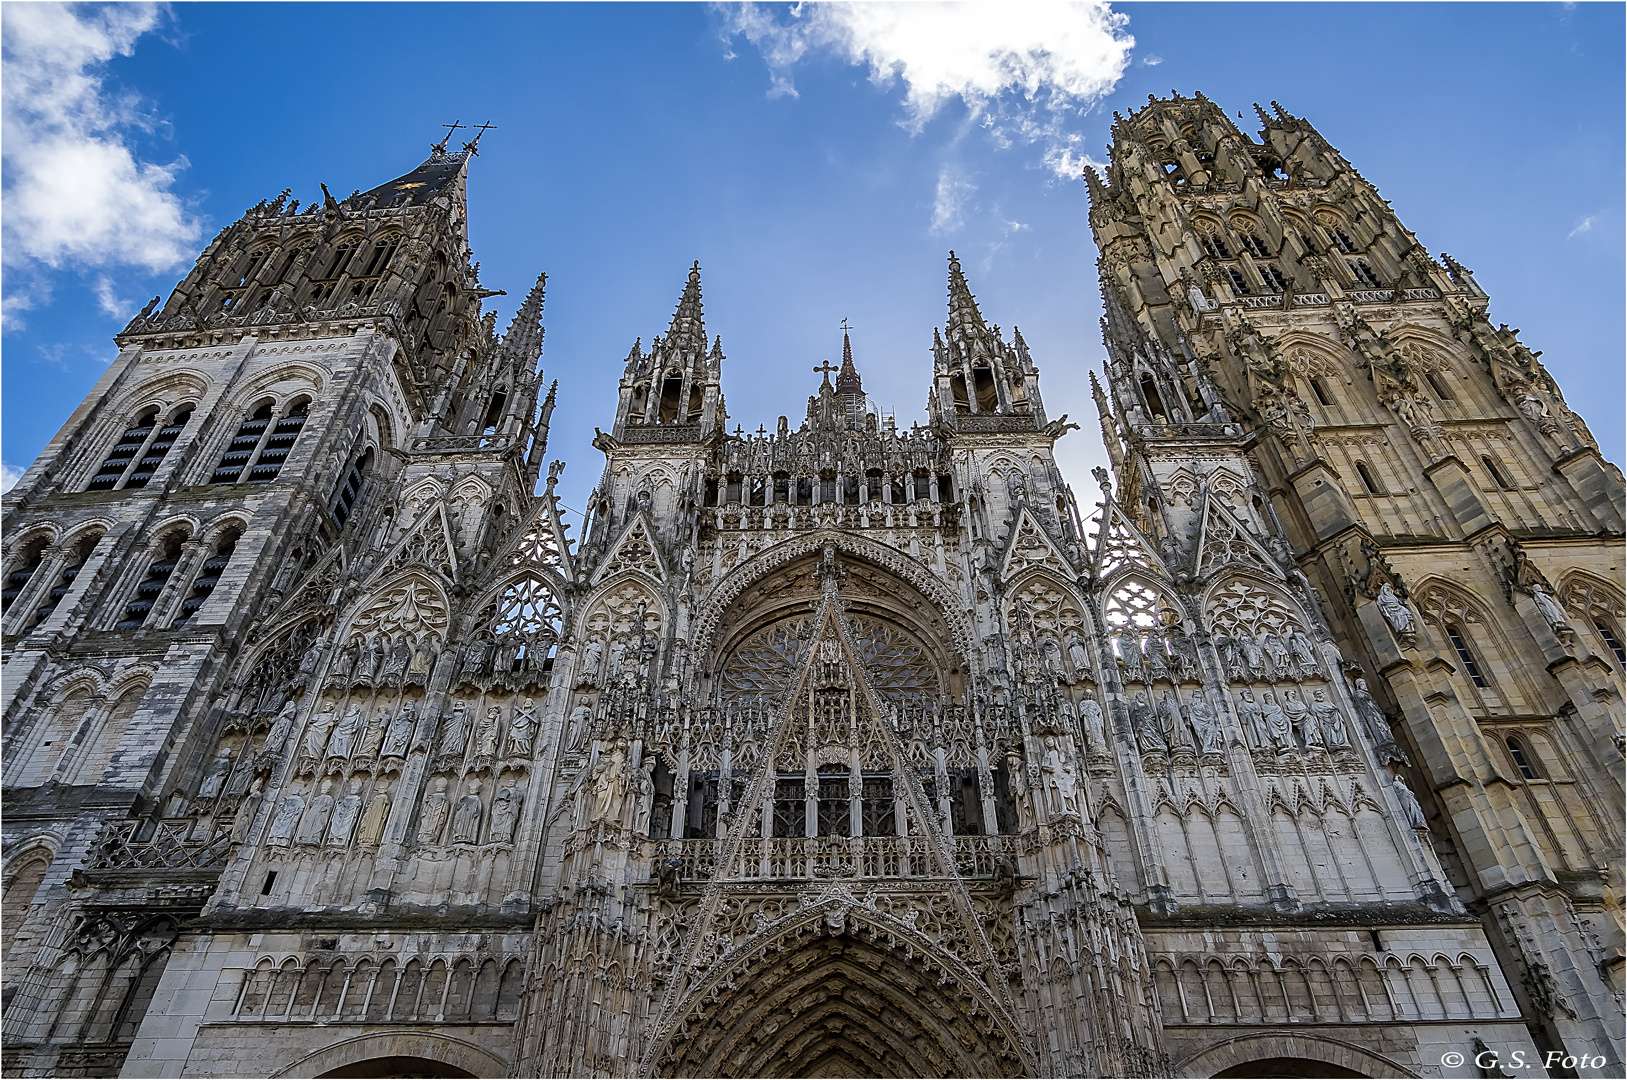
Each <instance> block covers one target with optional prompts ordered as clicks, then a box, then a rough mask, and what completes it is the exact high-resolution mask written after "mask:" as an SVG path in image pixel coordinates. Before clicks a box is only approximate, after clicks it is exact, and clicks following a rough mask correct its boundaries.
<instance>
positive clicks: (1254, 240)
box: [1238, 230, 1271, 259]
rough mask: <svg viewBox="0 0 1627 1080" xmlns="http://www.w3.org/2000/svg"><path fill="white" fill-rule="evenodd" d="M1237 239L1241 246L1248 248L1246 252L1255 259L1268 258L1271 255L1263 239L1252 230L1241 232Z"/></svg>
mask: <svg viewBox="0 0 1627 1080" xmlns="http://www.w3.org/2000/svg"><path fill="white" fill-rule="evenodd" d="M1238 239H1239V240H1241V241H1242V242H1243V247H1244V248H1246V249H1247V250H1248V253H1249V254H1250V255H1253V256H1254V257H1255V258H1256V259H1269V258H1270V257H1271V252H1270V251H1269V250H1267V249H1266V246H1265V241H1264V240H1261V239H1260V238H1259V237H1258V236H1257V235H1255V233H1254V232H1253V231H1252V230H1248V231H1244V232H1242V233H1241V234H1239V236H1238Z"/></svg>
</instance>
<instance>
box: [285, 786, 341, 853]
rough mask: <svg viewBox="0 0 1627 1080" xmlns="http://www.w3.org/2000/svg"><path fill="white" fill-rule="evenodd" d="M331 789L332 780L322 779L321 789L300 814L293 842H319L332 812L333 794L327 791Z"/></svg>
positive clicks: (325, 830)
mask: <svg viewBox="0 0 1627 1080" xmlns="http://www.w3.org/2000/svg"><path fill="white" fill-rule="evenodd" d="M332 790H333V781H332V780H324V781H322V789H321V791H320V792H319V793H318V794H317V796H316V798H314V799H312V800H311V804H310V805H309V806H307V807H306V808H305V813H303V814H301V815H300V819H299V830H298V831H297V832H296V833H295V834H294V842H295V843H299V844H320V843H321V842H322V836H323V834H324V833H326V832H327V829H328V816H329V815H330V814H332V813H333V796H332V795H330V794H328V792H330V791H332Z"/></svg>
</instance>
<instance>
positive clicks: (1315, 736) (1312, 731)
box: [1282, 689, 1322, 750]
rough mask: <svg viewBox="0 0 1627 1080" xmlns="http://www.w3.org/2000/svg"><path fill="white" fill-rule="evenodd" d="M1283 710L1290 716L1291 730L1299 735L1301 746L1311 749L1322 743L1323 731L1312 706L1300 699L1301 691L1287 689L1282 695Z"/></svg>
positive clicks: (1289, 725)
mask: <svg viewBox="0 0 1627 1080" xmlns="http://www.w3.org/2000/svg"><path fill="white" fill-rule="evenodd" d="M1282 711H1283V714H1284V715H1285V716H1287V717H1288V727H1289V730H1291V731H1293V732H1294V734H1295V735H1296V736H1297V737H1298V741H1299V743H1300V745H1301V746H1303V747H1305V749H1307V750H1309V749H1310V748H1311V747H1313V746H1321V745H1322V731H1321V728H1319V727H1318V726H1317V723H1316V718H1315V717H1313V716H1312V715H1311V710H1310V706H1308V705H1306V704H1305V703H1304V702H1303V701H1301V700H1300V699H1299V691H1297V690H1292V689H1290V690H1285V691H1283V695H1282Z"/></svg>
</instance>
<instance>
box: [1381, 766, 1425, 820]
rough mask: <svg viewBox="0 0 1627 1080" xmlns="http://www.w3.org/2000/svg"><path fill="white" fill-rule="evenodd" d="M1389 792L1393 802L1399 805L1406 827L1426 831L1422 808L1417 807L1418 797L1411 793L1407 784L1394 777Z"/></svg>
mask: <svg viewBox="0 0 1627 1080" xmlns="http://www.w3.org/2000/svg"><path fill="white" fill-rule="evenodd" d="M1390 791H1391V792H1392V793H1393V794H1394V795H1395V801H1396V802H1398V803H1400V804H1401V814H1402V816H1403V817H1405V818H1406V819H1407V825H1408V826H1409V827H1411V828H1413V829H1427V828H1429V822H1428V821H1426V820H1425V819H1424V808H1423V807H1422V806H1419V805H1418V796H1416V795H1414V794H1413V793H1412V789H1411V788H1410V787H1408V786H1407V782H1406V781H1405V780H1403V779H1401V777H1400V775H1396V776H1395V777H1394V778H1393V779H1391V781H1390Z"/></svg>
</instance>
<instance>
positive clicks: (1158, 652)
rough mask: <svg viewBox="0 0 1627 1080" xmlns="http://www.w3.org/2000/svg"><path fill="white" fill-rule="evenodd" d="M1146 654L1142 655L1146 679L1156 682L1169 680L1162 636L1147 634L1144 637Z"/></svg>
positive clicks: (1166, 655)
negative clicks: (1145, 664) (1145, 665)
mask: <svg viewBox="0 0 1627 1080" xmlns="http://www.w3.org/2000/svg"><path fill="white" fill-rule="evenodd" d="M1146 646H1147V649H1146V652H1145V653H1144V654H1143V655H1144V656H1145V657H1146V661H1147V679H1148V680H1149V681H1151V682H1157V681H1158V680H1160V679H1167V678H1169V664H1168V662H1167V657H1168V656H1169V654H1168V653H1166V652H1165V651H1164V637H1163V635H1162V634H1148V635H1147V637H1146Z"/></svg>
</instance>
